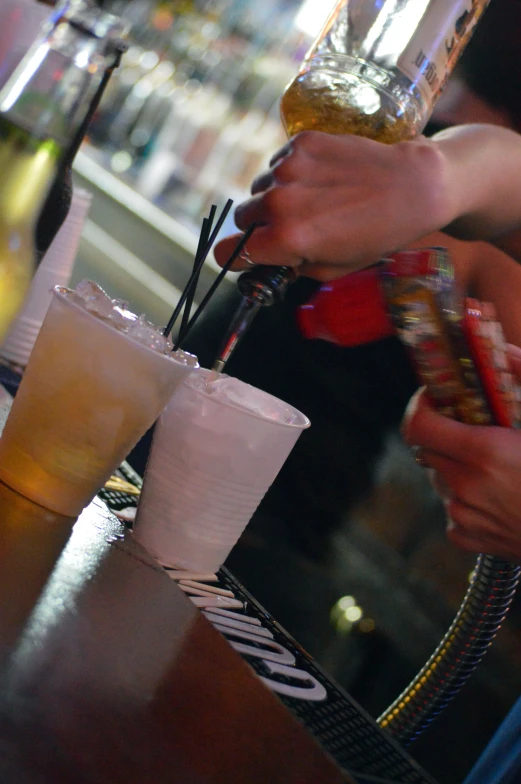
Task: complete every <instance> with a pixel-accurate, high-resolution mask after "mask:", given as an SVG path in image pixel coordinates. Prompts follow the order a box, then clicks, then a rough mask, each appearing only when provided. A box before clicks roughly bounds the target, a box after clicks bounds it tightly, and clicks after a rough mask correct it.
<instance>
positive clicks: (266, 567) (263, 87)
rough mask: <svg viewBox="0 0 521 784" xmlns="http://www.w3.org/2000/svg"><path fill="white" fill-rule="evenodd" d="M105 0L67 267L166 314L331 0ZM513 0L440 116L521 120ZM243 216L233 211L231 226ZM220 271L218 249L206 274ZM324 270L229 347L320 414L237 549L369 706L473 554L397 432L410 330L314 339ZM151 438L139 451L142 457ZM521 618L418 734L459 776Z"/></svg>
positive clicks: (246, 369) (443, 615)
mask: <svg viewBox="0 0 521 784" xmlns="http://www.w3.org/2000/svg"><path fill="white" fill-rule="evenodd" d="M105 5H106V7H107V9H108V10H113V11H114V13H116V14H118V15H120V16H122V17H124V18H125V19H127V20H128V21H129V22H130V23H131V37H130V48H129V51H128V53H127V54H126V55H125V57H124V59H123V63H122V65H121V67H120V68H119V69H118V70H117V71H116V72H115V74H114V76H113V77H112V79H111V82H110V84H109V87H108V90H107V93H106V95H105V96H104V99H103V102H102V104H101V105H100V108H99V110H98V112H97V114H96V117H95V118H94V122H93V124H92V126H91V129H90V132H89V136H88V138H87V140H86V142H85V143H84V145H83V147H82V149H81V151H80V153H79V155H78V156H77V159H76V163H75V174H74V176H75V181H76V183H77V184H79V185H81V186H83V187H85V188H87V189H88V190H89V191H91V192H92V193H93V195H94V201H93V206H92V209H91V212H90V217H89V219H88V221H87V223H86V225H85V229H84V232H83V237H82V241H81V246H80V253H79V256H78V259H77V262H76V266H75V270H74V280H73V282H76V281H78V280H80V279H81V278H83V277H89V278H92V279H94V280H96V281H97V282H98V283H100V284H101V285H102V286H103V287H105V288H106V289H107V291H108V292H109V293H111V294H112V296H117V297H121V298H124V299H126V300H128V301H129V302H130V304H131V306H132V308H133V309H135V310H137V311H138V312H145V313H146V314H147V315H148V317H149V318H150V319H151V320H153V321H155V322H156V323H166V321H167V320H168V317H169V316H170V314H171V312H172V310H173V308H174V306H175V304H176V302H177V299H178V297H179V293H180V290H181V289H182V288H183V286H184V284H185V283H186V280H187V278H188V275H189V271H190V269H191V266H192V262H193V255H194V252H195V249H196V243H197V236H198V232H199V226H200V222H201V219H202V217H203V216H204V215H206V214H207V213H208V210H209V208H210V205H211V204H213V203H215V204H216V205H218V207H219V209H220V208H222V207H223V206H224V203H225V201H226V199H227V198H233V199H234V200H235V202H236V203H238V202H239V201H241V200H242V199H243V198H245V197H246V196H247V194H248V192H249V186H250V183H251V181H252V179H253V178H254V177H255V175H256V174H257V173H258V172H259V171H261V170H262V169H263V168H264V167H265V166H266V164H267V162H268V160H269V158H270V157H271V155H272V154H273V152H274V151H275V150H276V149H277V148H278V147H279V146H280V145H281V144H283V143H284V141H285V137H284V132H283V129H282V127H281V124H280V122H279V117H278V101H279V98H280V95H281V93H282V92H283V90H284V87H285V86H286V84H287V83H288V82H289V81H290V80H291V79H292V78H293V76H294V75H295V73H296V70H297V68H298V65H299V63H300V61H301V60H302V58H303V56H304V54H305V52H306V50H307V48H308V46H309V44H310V43H311V41H312V39H313V37H314V36H315V35H316V33H317V32H318V30H319V29H320V27H321V25H322V22H323V20H324V19H325V17H326V16H327V13H328V11H329V10H330V6H331V5H332V3H331V2H330V1H329V0H326V2H324V0H262V2H258V0H161V1H160V2H158V1H157V0H109V2H107V3H106V4H105ZM514 6H517V9H516V8H514ZM518 6H519V3H518V0H492V4H491V10H490V11H487V14H486V15H485V18H484V21H483V23H482V27H480V29H479V31H478V34H476V36H475V39H474V40H473V42H472V43H471V45H470V47H469V50H468V52H469V54H468V56H467V57H466V58H464V61H463V62H462V65H461V67H460V68H459V69H458V71H457V72H456V73H455V74H454V77H453V79H452V80H451V84H452V86H453V89H452V87H451V89H449V90H448V91H447V93H446V95H445V96H444V99H442V101H443V103H440V107H441V109H442V111H441V110H440V113H439V116H438V118H437V120H436V123H437V124H436V127H443V126H445V125H448V124H451V122H452V120H451V117H453V116H454V112H456V113H457V112H458V111H460V110H462V109H463V108H465V107H466V108H468V107H469V106H470V107H471V110H472V111H475V112H476V111H477V112H478V114H477V115H474V116H471V117H470V119H474V118H475V117H476V116H477V117H478V118H479V116H480V115H479V110H480V109H483V107H484V106H485V104H486V105H487V106H490V105H491V104H492V105H493V106H494V107H496V108H500V109H501V110H502V111H503V110H505V111H507V109H508V111H507V115H505V114H504V112H503V114H502V118H503V120H504V123H507V124H515V123H514V121H513V117H514V114H515V112H514V108H516V111H517V107H518V106H519V104H521V97H520V96H521V78H520V73H521V71H520V67H519V62H521V60H520V59H519V56H518V54H517V49H518V42H519V40H520V37H519V36H520V34H521V27H520V26H519V10H518ZM496 7H497V8H498V9H499V10H498V12H497V16H495V15H494V14H495V13H496V12H495V10H494V9H495V8H496ZM511 13H513V14H514V16H512V18H510V16H509V14H511ZM502 14H506V15H502ZM511 41H515V42H516V46H515V51H514V48H513V46H511V45H510V42H511ZM518 61H519V62H518ZM491 65H494V66H495V67H496V70H493V69H492V70H491ZM497 69H499V70H497ZM501 69H502V70H501ZM507 88H508V89H507ZM511 88H512V89H511ZM512 96H514V97H512ZM469 101H470V103H469ZM514 104H515V106H514ZM505 107H507V108H505ZM451 112H452V114H451ZM468 116H469V115H468V114H467V115H466V116H464V117H463V119H465V118H468ZM505 116H506V119H505ZM516 117H517V114H516ZM460 120H461V117H460V119H459V120H458V121H460ZM503 120H502V122H503ZM488 121H495V119H494V118H492V119H490V118H489V120H488ZM511 121H512V122H511ZM232 230H233V222H232V218H231V217H230V220H229V221H228V222H227V224H226V225H225V227H224V229H223V234H226V233H230V232H231V231H232ZM216 274H217V267H216V265H215V263H214V262H213V261H212V260H211V259H210V260H209V261H208V262H207V264H206V265H205V269H204V272H203V274H202V276H201V282H200V291H202V292H204V291H205V290H206V288H207V287H208V286H209V285H210V283H211V281H212V280H213V279H214V278H215V276H216ZM313 290H314V284H312V283H311V282H306V281H303V282H300V283H299V285H298V287H297V286H295V287H294V289H293V290H292V291H291V292H290V294H289V296H288V298H287V300H286V303H285V305H284V306H283V307H281V308H279V309H276V308H273V309H266V312H263V313H261V314H260V316H259V317H258V320H257V322H256V323H255V325H254V328H253V329H252V332H251V334H250V335H249V336H248V340H247V341H246V342H245V343H244V344H243V346H242V347H241V351H239V352H238V353H237V355H236V357H234V361H233V364H230V367H229V371H230V373H232V374H235V375H238V376H240V377H242V378H243V379H244V380H246V381H249V382H250V383H253V384H256V385H257V386H260V387H263V388H266V389H268V390H269V391H271V392H273V393H274V394H277V395H278V396H279V397H282V398H284V399H286V400H288V401H290V402H292V403H293V404H294V405H296V406H298V407H299V408H301V409H302V410H303V411H305V413H307V414H308V415H309V417H310V419H311V420H312V422H313V427H312V428H311V429H310V430H309V431H308V433H306V434H305V437H303V438H302V439H301V441H300V442H299V445H298V449H297V450H296V451H295V453H294V455H293V456H292V459H291V460H290V461H288V464H287V465H286V466H285V468H284V470H283V472H282V473H281V475H280V477H279V479H278V480H277V482H276V483H275V485H274V487H273V488H272V490H271V491H270V493H269V494H268V496H267V498H266V500H265V502H264V503H263V505H262V506H261V508H260V509H259V512H258V514H257V515H256V517H255V519H254V520H253V522H252V524H251V525H250V526H249V528H248V530H247V531H246V533H245V535H244V536H243V538H242V540H241V542H240V543H239V545H238V546H237V548H236V549H235V550H234V552H233V553H232V555H231V557H230V560H229V563H228V566H229V568H230V569H232V571H233V572H234V573H235V574H236V576H237V577H238V578H239V579H241V580H242V581H243V582H244V584H245V585H246V587H247V588H248V589H249V590H250V591H251V592H252V593H253V594H254V595H255V596H256V597H257V598H258V599H259V601H260V602H261V603H263V604H264V605H265V606H266V608H267V609H268V610H269V611H270V612H271V613H272V614H273V615H274V616H275V618H276V619H277V620H278V621H279V622H280V623H281V624H282V625H283V626H285V627H286V628H287V629H288V631H289V632H290V633H291V634H293V635H294V636H295V637H296V639H297V640H298V641H299V642H300V643H301V644H302V645H303V647H304V648H306V649H307V650H308V651H309V652H310V653H311V654H312V655H313V656H314V657H315V658H316V659H317V660H318V661H319V663H321V664H322V665H323V667H324V668H325V669H326V670H327V671H328V672H329V673H330V674H331V675H332V676H333V677H334V678H335V679H336V680H337V681H338V682H339V683H340V684H341V685H342V686H344V687H345V689H346V690H347V691H348V692H349V693H350V694H351V695H352V696H353V697H354V698H355V699H356V700H358V702H359V703H360V704H361V705H362V706H363V707H364V708H365V709H366V710H367V711H368V712H369V713H370V714H371V715H373V716H374V717H376V716H378V715H379V713H380V712H381V711H382V710H384V709H385V708H386V707H387V706H388V705H389V704H390V702H392V700H394V699H395V697H396V696H397V695H398V694H399V693H400V691H401V690H402V689H403V688H405V686H406V685H407V684H408V682H409V681H410V680H411V678H412V677H413V676H414V675H415V674H416V672H417V671H418V669H419V668H420V667H421V666H422V664H423V663H424V662H425V660H426V659H427V658H428V656H429V655H430V654H431V652H432V651H433V649H434V648H435V646H436V645H437V643H438V642H439V640H440V639H441V637H442V635H443V633H444V632H445V630H446V629H447V627H448V625H449V623H450V621H451V620H452V618H453V617H454V614H455V612H456V610H457V608H458V606H459V604H460V602H461V600H462V598H463V595H464V593H465V591H466V588H467V586H468V581H469V577H470V575H471V573H472V570H473V566H474V563H475V558H474V557H473V556H468V555H465V554H463V553H461V552H458V551H456V550H455V549H454V548H452V547H451V546H450V545H449V544H448V543H447V542H446V540H445V535H444V534H445V518H444V513H443V508H442V506H441V504H440V502H439V501H438V499H437V497H436V496H435V494H434V492H433V491H432V490H431V488H430V486H429V484H428V482H427V481H426V478H425V476H424V472H423V471H422V469H420V468H419V467H418V466H416V465H415V464H414V462H413V461H412V459H411V457H410V455H409V452H408V450H406V449H405V447H404V446H403V444H402V443H401V441H400V437H399V431H398V427H399V422H400V419H401V416H402V414H403V410H404V407H405V405H406V403H407V400H408V399H409V396H410V394H411V392H412V391H413V390H414V388H415V381H414V378H413V376H412V373H411V369H410V367H409V364H408V361H407V358H406V357H405V356H404V354H403V351H402V349H401V346H400V345H398V343H397V341H395V340H393V339H388V340H386V341H381V342H380V343H377V344H372V345H370V346H366V347H359V348H355V349H338V347H336V346H331V345H330V344H326V343H323V342H322V341H310V342H306V341H303V340H302V338H301V337H300V335H299V334H298V332H297V329H296V327H295V322H294V318H293V313H294V309H295V307H297V306H298V304H300V303H301V302H303V301H306V299H307V298H309V296H310V295H311V293H312V292H313ZM198 296H200V295H198ZM235 303H236V292H235V286H234V280H233V276H231V277H230V280H228V281H226V282H225V284H223V287H222V290H221V293H220V297H219V299H218V300H217V301H216V302H215V303H214V305H213V307H212V309H211V310H210V311H209V312H208V314H207V317H206V319H205V320H204V322H203V323H202V324H201V326H200V328H199V329H198V331H197V333H196V334H195V335H193V337H192V339H191V345H190V348H191V349H193V350H194V351H196V353H198V355H199V357H200V360H201V362H202V364H209V363H211V361H212V359H213V356H214V355H215V351H216V348H217V342H218V339H219V337H220V336H221V335H222V334H223V332H224V329H225V326H226V323H227V320H228V319H229V317H230V316H231V313H232V312H233V307H234V305H235ZM146 444H147V442H146V440H145V442H144V444H143V445H141V448H140V449H138V450H136V452H135V453H134V455H133V456H132V458H131V462H133V464H134V466H135V467H136V469H137V470H139V471H140V472H142V471H143V469H144V465H145V460H146ZM520 624H521V614H520V608H519V606H516V607H514V610H513V612H512V613H511V615H510V617H509V620H508V622H507V623H506V624H505V626H504V628H503V629H502V631H501V633H500V635H499V639H498V640H497V642H496V643H495V645H494V646H493V649H492V650H491V651H490V653H489V655H488V656H487V658H486V661H485V662H484V664H483V665H482V666H481V668H480V669H479V670H478V672H477V673H476V674H475V675H474V676H473V678H472V680H471V681H470V682H469V683H468V684H467V686H466V687H465V688H464V690H463V691H462V693H461V694H460V695H459V696H458V698H457V699H456V700H455V702H454V703H453V704H452V705H451V706H450V707H449V708H448V709H447V710H446V711H445V713H444V714H443V715H442V716H441V717H440V718H439V719H438V720H437V722H436V723H435V724H434V725H433V726H432V728H430V729H429V730H428V731H427V732H426V733H425V735H424V736H423V737H422V738H421V739H420V740H419V741H417V742H416V743H415V745H413V746H412V747H411V749H410V752H411V753H412V755H413V756H414V757H416V758H417V759H418V761H419V762H420V763H421V764H422V765H423V766H424V767H425V768H426V769H427V770H428V771H429V772H430V773H432V775H433V776H435V777H436V778H438V779H439V780H440V782H443V784H459V782H461V781H462V779H463V777H464V775H465V773H466V772H467V771H468V770H469V768H470V767H471V765H472V764H473V762H474V761H475V759H476V758H477V756H478V755H479V753H480V751H481V749H482V748H483V746H484V744H485V743H486V741H487V740H488V738H489V737H490V735H491V734H492V733H493V731H494V729H495V728H496V727H497V725H498V724H499V722H500V721H501V719H502V718H503V716H504V715H505V713H506V712H507V710H508V709H509V707H510V706H511V704H512V703H513V702H514V701H515V699H516V698H517V696H518V695H519V693H520V691H521V653H520V651H521V646H520V644H519V643H520V639H521V634H520Z"/></svg>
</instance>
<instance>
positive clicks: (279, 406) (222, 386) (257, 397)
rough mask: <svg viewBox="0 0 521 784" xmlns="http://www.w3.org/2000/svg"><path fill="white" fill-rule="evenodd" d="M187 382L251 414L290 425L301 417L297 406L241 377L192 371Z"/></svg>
mask: <svg viewBox="0 0 521 784" xmlns="http://www.w3.org/2000/svg"><path fill="white" fill-rule="evenodd" d="M187 383H188V384H189V385H190V386H192V387H195V388H196V389H199V390H200V391H202V392H204V393H205V394H207V395H211V396H212V397H213V398H214V399H217V400H221V401H223V402H226V403H229V404H230V405H232V406H235V407H236V408H241V409H243V410H246V411H249V412H250V413H252V414H258V415H259V416H261V417H263V418H267V419H271V420H273V421H274V422H282V423H283V424H286V425H291V424H293V423H294V422H296V420H297V419H298V413H297V412H296V411H295V409H294V408H292V407H291V406H289V405H288V404H287V403H284V401H283V400H279V399H278V398H276V397H273V395H270V394H268V393H267V392H263V391H262V390H261V389H257V388H256V387H252V386H251V385H250V384H246V383H244V382H243V381H240V380H239V379H238V378H232V377H231V376H226V375H223V374H221V373H211V374H209V375H208V374H202V373H193V374H192V375H191V376H190V377H189V378H188V381H187Z"/></svg>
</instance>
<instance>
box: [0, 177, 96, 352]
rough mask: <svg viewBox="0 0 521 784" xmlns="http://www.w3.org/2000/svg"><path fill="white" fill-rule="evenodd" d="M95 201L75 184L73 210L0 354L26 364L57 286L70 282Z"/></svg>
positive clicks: (29, 291) (60, 231)
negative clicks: (89, 214)
mask: <svg viewBox="0 0 521 784" xmlns="http://www.w3.org/2000/svg"><path fill="white" fill-rule="evenodd" d="M91 202H92V194H90V193H89V192H88V191H86V190H83V189H82V188H75V189H74V192H73V194H72V201H71V206H70V209H69V213H68V215H67V217H66V219H65V221H64V223H63V225H62V226H61V228H60V230H59V231H58V233H57V235H56V237H55V238H54V240H53V242H52V244H51V246H50V247H49V249H48V251H47V253H46V254H45V256H44V257H43V259H42V260H41V262H40V264H39V266H38V269H37V270H36V272H35V275H34V277H33V279H32V282H31V285H30V287H29V290H28V292H27V296H26V297H25V300H24V303H23V305H22V307H21V309H20V311H19V312H18V315H17V317H16V318H15V319H14V321H13V322H12V323H11V326H10V327H9V331H8V332H7V335H6V336H5V339H4V342H3V344H2V346H0V356H2V357H3V358H4V359H7V360H8V361H9V362H12V363H13V364H15V365H20V366H21V367H25V366H26V365H27V363H28V362H29V357H30V355H31V351H32V349H33V346H34V344H35V342H36V338H37V337H38V332H39V331H40V327H41V326H42V323H43V320H44V318H45V314H46V313H47V309H48V307H49V305H50V304H51V299H52V289H53V286H67V285H68V284H69V281H70V279H71V275H72V270H73V267H74V262H75V260H76V254H77V252H78V246H79V243H80V238H81V233H82V231H83V226H84V223H85V219H86V217H87V215H88V212H89V209H90V205H91Z"/></svg>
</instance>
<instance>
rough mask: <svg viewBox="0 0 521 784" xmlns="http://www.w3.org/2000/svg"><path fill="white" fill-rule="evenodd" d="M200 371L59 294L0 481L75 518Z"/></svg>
mask: <svg viewBox="0 0 521 784" xmlns="http://www.w3.org/2000/svg"><path fill="white" fill-rule="evenodd" d="M195 365H196V362H195V358H191V357H190V355H186V357H185V358H184V359H183V358H179V359H175V358H173V356H172V355H171V354H164V353H160V352H159V351H156V350H154V349H152V348H149V347H148V346H147V345H145V344H143V343H141V342H138V341H137V340H135V339H132V338H130V337H129V336H128V335H127V334H125V332H122V331H120V330H118V329H116V328H115V327H114V326H113V325H112V324H110V323H108V322H107V321H106V320H102V319H100V318H98V317H96V316H95V315H93V314H92V313H90V312H89V311H87V310H85V309H84V308H83V307H82V306H81V305H80V304H77V301H75V300H74V298H73V297H71V296H70V292H69V294H67V290H65V289H62V288H60V287H56V288H55V289H54V291H53V298H52V302H51V305H50V307H49V310H48V311H47V315H46V317H45V320H44V323H43V325H42V328H41V330H40V334H39V335H38V339H37V341H36V343H35V346H34V349H33V351H32V354H31V358H30V361H29V364H28V366H27V370H26V372H25V374H24V376H23V379H22V382H21V384H20V388H19V390H18V393H17V395H16V398H15V400H14V403H13V407H12V409H11V413H10V415H9V417H8V419H7V422H6V425H5V429H4V432H3V434H2V437H1V438H0V479H1V480H3V481H4V482H5V483H6V484H7V485H9V487H11V488H13V489H14V490H16V491H18V492H19V493H21V494H22V495H24V496H25V497H26V498H29V499H31V500H32V501H35V502H36V503H38V504H40V505H41V506H43V507H45V508H46V509H50V510H51V511H53V512H58V513H59V514H63V515H68V516H72V517H75V516H77V515H78V514H79V513H80V512H81V510H82V509H83V508H84V507H85V506H86V505H87V504H88V503H89V502H90V501H91V500H92V498H93V497H94V495H95V494H96V492H97V491H98V490H99V489H100V488H101V487H102V486H103V485H104V483H105V482H106V481H107V479H109V478H110V476H111V474H112V473H113V472H114V471H115V470H116V468H117V467H118V466H119V465H120V463H121V462H122V461H123V460H124V458H125V457H126V456H127V454H128V453H129V451H130V450H131V449H132V448H133V447H134V445H135V444H136V443H137V441H138V440H139V439H140V438H141V436H142V435H143V434H144V433H145V432H146V430H148V428H149V427H151V425H152V424H153V423H154V422H155V420H156V419H157V417H158V416H159V414H160V412H161V411H162V409H163V408H164V406H165V405H166V403H167V402H168V400H169V399H170V397H171V396H172V394H173V393H174V390H175V389H176V387H177V386H178V385H179V384H180V383H181V382H182V381H183V380H184V379H185V378H186V377H187V375H188V374H189V373H191V372H192V370H193V369H194V366H195Z"/></svg>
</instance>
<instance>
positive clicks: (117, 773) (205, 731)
mask: <svg viewBox="0 0 521 784" xmlns="http://www.w3.org/2000/svg"><path fill="white" fill-rule="evenodd" d="M63 547H64V549H63V552H62V548H63ZM0 590H1V593H2V602H1V603H0V657H1V659H0V660H1V663H2V670H1V679H2V683H1V684H0V686H1V695H2V696H1V697H0V744H1V753H0V781H2V782H9V783H10V782H13V783H14V784H26V783H27V784H33V782H34V783H35V784H40V782H45V784H47V782H52V784H68V783H69V782H71V783H72V782H74V783H75V782H78V783H79V784H80V783H83V782H92V783H93V784H94V782H96V784H98V783H102V784H104V783H105V782H110V783H112V782H118V784H119V782H121V784H123V782H125V784H134V783H135V784H161V782H173V783H174V784H257V782H258V783H259V784H260V782H262V783H263V784H277V782H281V784H282V783H283V784H308V783H309V784H322V782H324V784H325V782H327V784H336V782H350V781H351V782H352V779H350V778H349V777H348V776H347V774H344V773H342V772H341V771H340V769H339V768H338V767H337V766H336V765H335V764H334V763H333V761H332V760H331V759H330V758H329V757H328V756H327V755H326V754H325V752H323V751H322V749H321V748H320V747H319V746H318V744H317V743H316V742H315V741H314V740H313V739H312V738H311V736H310V735H309V734H308V733H307V731H306V730H305V729H304V728H303V727H302V726H301V725H300V724H299V723H298V722H297V721H296V719H294V718H293V716H292V715H291V714H290V713H289V711H288V710H287V709H286V708H285V707H284V705H282V703H281V702H280V701H279V700H278V699H277V698H276V697H275V696H274V695H273V694H272V693H271V692H270V691H269V690H268V689H267V688H266V687H265V686H264V685H263V684H262V683H261V682H260V680H259V679H258V678H257V677H256V676H255V675H254V674H253V672H252V671H251V669H250V667H249V666H248V665H247V664H246V662H245V661H243V660H242V659H241V658H240V656H239V655H238V654H237V653H236V652H235V651H234V650H233V649H232V648H231V646H230V645H229V644H228V642H226V640H225V639H224V638H223V637H222V636H221V634H220V633H219V632H218V631H216V630H215V629H214V628H213V627H212V626H211V624H210V623H209V622H208V621H207V620H206V618H205V617H204V616H203V614H202V613H201V612H200V611H199V610H198V609H197V608H195V607H194V605H193V604H192V603H191V602H190V600H189V599H188V598H187V597H186V596H185V594H183V593H182V592H181V591H180V590H179V588H178V587H177V586H176V585H175V583H174V582H173V581H172V580H170V579H169V578H168V576H167V574H166V573H165V571H164V570H163V569H161V568H160V567H158V566H157V565H156V564H155V562H154V561H152V559H150V558H149V556H148V555H147V554H146V552H145V551H144V550H143V549H142V548H140V547H139V546H138V545H137V544H136V543H135V542H134V541H133V539H132V536H131V534H130V533H128V532H124V529H123V528H122V527H121V526H120V524H119V523H118V522H117V520H116V519H115V518H114V517H113V516H112V515H110V514H109V513H108V512H107V511H106V508H105V507H104V506H103V504H101V502H99V501H94V502H93V503H92V504H91V505H90V506H89V507H88V508H87V509H86V510H85V512H84V513H83V514H82V515H81V516H80V518H79V519H78V521H77V522H76V523H74V521H73V520H70V519H68V518H64V517H59V516H58V515H53V514H51V513H49V512H46V511H45V510H43V509H41V508H40V507H38V506H36V505H35V504H32V503H30V502H29V501H27V500H26V499H24V498H22V497H21V496H19V495H18V494H16V493H14V492H13V491H11V490H10V489H9V488H7V487H5V486H3V485H0ZM35 602H36V606H35ZM33 608H34V609H33Z"/></svg>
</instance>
